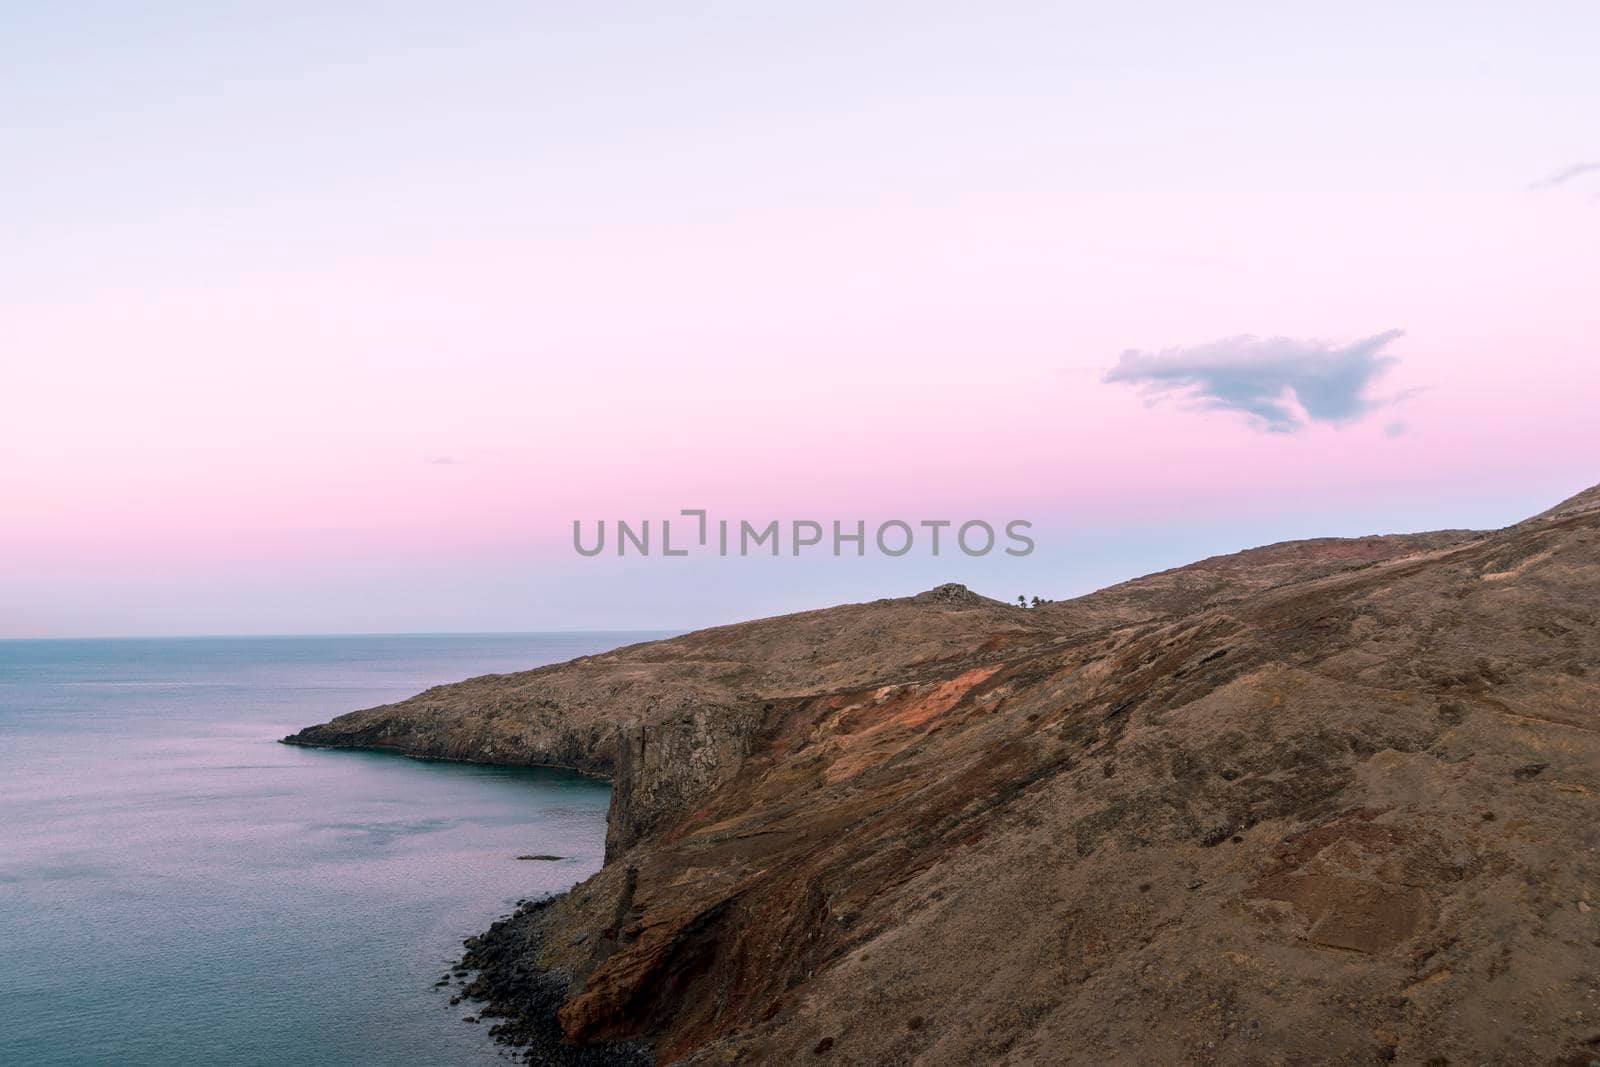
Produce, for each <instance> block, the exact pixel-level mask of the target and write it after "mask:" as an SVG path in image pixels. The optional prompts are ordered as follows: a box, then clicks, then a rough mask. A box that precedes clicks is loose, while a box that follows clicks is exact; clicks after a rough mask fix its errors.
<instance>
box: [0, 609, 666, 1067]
mask: <svg viewBox="0 0 1600 1067" xmlns="http://www.w3.org/2000/svg"><path fill="white" fill-rule="evenodd" d="M639 636H640V635H634V634H526V635H503V634H496V635H484V636H454V635H452V636H401V637H391V636H384V637H332V638H324V637H316V638H311V637H307V638H215V639H174V640H115V641H0V1063H4V1064H30V1065H34V1064H37V1065H44V1064H81V1063H119V1064H161V1065H168V1064H177V1063H218V1064H287V1063H296V1064H299V1063H305V1064H321V1063H374V1064H376V1063H382V1064H390V1065H395V1064H455V1063H461V1064H472V1063H494V1062H499V1063H503V1062H504V1060H502V1059H500V1058H499V1056H498V1053H497V1051H496V1050H495V1048H494V1046H493V1045H492V1044H491V1043H490V1041H489V1039H488V1036H487V1030H488V1027H487V1026H484V1025H472V1024H467V1023H464V1022H462V1021H461V1020H462V1017H463V1016H465V1015H466V1014H468V1013H469V1010H470V1009H469V1007H468V1006H467V1005H461V1006H457V1007H450V1006H449V1004H448V996H449V991H448V990H444V989H437V988H435V987H434V984H433V983H434V982H435V981H437V980H438V978H439V977H440V976H441V975H442V974H444V972H445V970H446V965H447V964H448V963H449V962H450V961H451V960H453V959H454V958H455V957H456V956H457V955H459V952H460V945H461V940H462V938H464V937H466V936H468V935H470V934H473V933H475V932H477V931H478V930H481V929H482V928H483V927H485V926H486V925H487V924H488V923H489V922H491V921H493V920H494V919H495V918H496V917H498V916H500V915H502V914H505V913H506V912H508V911H509V910H510V909H511V908H512V907H513V906H514V905H515V902H516V901H517V900H518V899H520V898H523V897H532V896H538V895H540V894H542V893H545V892H549V891H553V890H561V889H565V888H567V887H568V886H570V885H571V884H572V883H574V882H576V881H578V880H580V879H582V878H584V877H587V876H588V875H589V874H591V873H592V872H594V871H595V870H596V869H598V868H599V866H600V862H601V853H602V848H603V841H604V836H605V813H606V804H607V801H608V789H607V787H606V785H605V784H604V783H603V782H597V781H594V780H590V779H584V778H580V777H578V776H576V775H572V774H567V773H564V772H558V771H540V770H531V769H507V768H494V767H475V766H470V765H464V764H448V763H430V762H422V761H418V760H410V759H406V758H404V757H400V756H394V755H386V754H378V753H359V752H331V751H319V750H313V749H301V748H291V747H289V746H287V745H280V744H277V743H276V739H277V738H279V737H282V736H283V735H285V734H287V733H291V732H293V731H294V730H297V729H299V728H300V727H302V726H305V725H308V724H310V723H313V722H320V721H323V720H325V719H328V718H330V717H332V716H333V715H336V714H339V713H341V712H344V711H349V710H352V709H355V708H359V707H367V706H370V705H373V704H378V703H384V702H387V701H391V700H395V699H397V698H400V697H403V696H407V695H409V694H411V693H414V692H417V691H418V690H420V689H423V688H425V687H427V686H429V685H433V684H435V683H438V682H443V681H451V680H455V679H459V678H465V677H469V676H471V675H475V674H484V673H488V672H495V671H508V670H515V669H522V668H526V667H530V666H534V665H537V664H540V663H548V662H554V661H558V660H563V659H568V658H570V657H572V656H577V655H582V654H586V653H591V652H596V651H600V650H603V649H606V648H610V647H614V646H616V645H619V644H623V643H625V642H627V641H629V640H636V639H638V637H639ZM524 853H552V854H555V855H559V856H562V857H565V858H564V859H562V860H561V861H560V862H555V863H549V862H529V861H518V860H517V859H516V857H517V856H518V855H519V854H524Z"/></svg>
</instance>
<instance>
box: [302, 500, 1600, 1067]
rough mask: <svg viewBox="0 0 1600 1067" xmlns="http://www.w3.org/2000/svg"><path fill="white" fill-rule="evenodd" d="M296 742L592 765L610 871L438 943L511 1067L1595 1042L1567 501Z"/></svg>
mask: <svg viewBox="0 0 1600 1067" xmlns="http://www.w3.org/2000/svg"><path fill="white" fill-rule="evenodd" d="M290 740H292V741H295V742H297V743H309V744H325V745H359V746H380V747H390V748H396V749H400V750H403V751H407V752H411V753H414V754H419V755H430V756H445V757H450V758H463V759H479V760H492V761H501V762H541V763H557V764H562V765H569V766H574V767H579V768H582V769H587V770H591V771H596V772H601V773H607V774H610V775H612V776H613V778H614V780H615V783H616V784H615V790H614V794H613V801H612V816H611V830H610V837H609V839H608V862H607V865H606V867H605V869H603V870H602V871H601V872H600V873H598V874H597V875H595V876H594V877H593V878H591V879H589V880H588V881H586V882H585V883H583V884H581V885H579V886H578V887H576V888H575V889H574V890H573V891H572V892H570V893H568V894H566V895H565V896H563V897H561V898H558V899H557V900H555V901H553V902H550V903H548V904H544V905H541V906H539V907H535V908H529V909H525V910H524V911H523V912H520V913H519V914H518V915H517V916H516V917H515V918H513V919H512V920H509V921H507V922H504V923H501V924H497V925H496V927H495V929H494V930H493V931H491V933H490V934H488V935H485V937H484V938H481V939H477V940H476V941H475V943H474V945H473V946H472V951H471V952H470V953H469V961H470V962H471V963H473V965H474V966H477V967H479V968H481V969H482V974H481V976H480V977H479V978H478V979H477V982H476V983H475V986H474V992H476V993H477V994H479V995H482V996H485V997H488V998H489V1000H490V1005H489V1008H488V1012H489V1013H493V1014H498V1015H500V1016H502V1017H504V1020H505V1021H504V1022H503V1023H502V1031H501V1032H502V1034H503V1035H504V1036H506V1037H507V1038H508V1039H511V1040H519V1041H528V1042H531V1046H530V1047H531V1048H533V1049H534V1050H535V1054H536V1056H538V1057H541V1058H542V1059H543V1060H546V1061H548V1060H551V1059H552V1058H555V1059H560V1058H567V1059H570V1060H571V1062H581V1061H582V1060H583V1059H584V1056H585V1055H589V1056H591V1057H592V1059H593V1061H594V1062H603V1061H604V1059H605V1058H606V1057H610V1056H614V1057H618V1058H620V1059H626V1058H627V1057H628V1056H630V1055H631V1054H632V1053H631V1052H630V1051H629V1049H630V1046H627V1045H615V1044H610V1043H614V1042H626V1041H636V1042H640V1043H642V1045H643V1046H644V1047H647V1048H649V1049H650V1050H651V1051H652V1052H653V1054H654V1056H655V1058H656V1059H657V1061H658V1062H684V1063H694V1064H725V1063H727V1064H731V1063H772V1062H784V1061H799V1062H815V1063H819V1064H820V1063H839V1064H846V1063H848V1064H894V1063H904V1064H930V1065H931V1064H971V1063H1010V1064H1059V1063H1085V1064H1098V1063H1159V1062H1194V1063H1237V1064H1278V1063H1372V1062H1389V1061H1393V1062H1401V1063H1419V1064H1445V1063H1452V1064H1477V1063H1544V1064H1576V1065H1587V1064H1590V1063H1591V1062H1592V1061H1596V1060H1600V487H1597V489H1594V490H1589V491H1588V492H1587V493H1584V494H1581V495H1580V496H1579V497H1575V498H1573V500H1571V501H1568V502H1566V503H1564V504H1563V505H1560V506H1558V507H1556V508H1553V509H1551V510H1550V511H1549V512H1546V513H1544V514H1543V515H1540V516H1536V517H1535V518H1533V519H1530V520H1528V521H1526V522H1524V523H1520V524H1518V525H1517V526H1514V527H1511V528H1509V529H1507V530H1504V531H1499V532H1494V533H1487V534H1478V533H1471V532H1467V531H1449V532H1444V533H1439V534H1425V535H1417V536H1411V537H1383V538H1363V539H1356V540H1318V541H1306V542H1294V543H1289V544H1284V545H1275V546H1270V547H1268V548H1264V549H1256V550H1253V551H1251V552H1245V553H1239V554H1236V555H1233V556H1225V557H1217V558H1216V559H1212V560H1206V561H1203V562H1201V563H1198V564H1194V565H1192V566H1190V567H1186V568H1180V569H1178V570H1175V571H1168V572H1164V573H1163V574H1159V575H1152V576H1150V577H1148V578H1143V579H1138V580H1136V581H1134V582H1129V583H1124V584H1123V585H1121V586H1114V587H1112V588H1111V589H1108V590H1103V591H1101V592H1099V593H1095V594H1091V595H1090V596H1088V597H1083V598H1079V599H1078V600H1073V601H1065V602H1061V603H1056V604H1050V605H1046V606H1044V607H1041V608H1038V609H1033V610H1026V609H1020V608H1015V607H1010V606H1006V605H1002V604H999V603H996V602H994V601H989V600H986V599H983V598H981V597H977V596H974V595H973V594H971V593H968V592H966V591H965V590H963V589H960V587H941V588H940V589H938V590H933V591H930V592H929V593H926V594H922V595H921V596H919V597H914V598H908V599H903V600H893V601H879V602H876V603H872V604H862V605H851V606H846V607H841V608H834V609H829V610H827V611H819V612H809V613H805V614H802V615H797V616H789V617H785V618H780V619H767V620H761V621H758V622H754V623H747V624H742V625H739V626H731V627H722V628H719V629H715V630H707V631H702V632H700V633H696V634H691V635H687V636H685V637H681V638H676V639H673V640H671V641H664V642H654V643H651V644H646V645H637V646H633V647H631V648H627V649H620V650H618V651H616V652H613V653H608V654H606V655H603V656H594V657H587V658H585V659H581V660H577V661H574V662H572V663H570V664H562V665H559V666H555V667H549V668H543V669H541V670H537V671H530V672H526V673H524V674H517V675H507V676H497V677H488V678H481V679H474V680H472V681H469V682H464V683H460V684H459V685H454V686H443V687H439V688H437V689H434V690H430V691H429V692H427V693H424V694H421V695H420V696H418V697H414V698H412V699H411V700H408V701H404V702H402V703H400V704H396V705H391V706H388V707H383V708H375V709H370V710H368V711H363V712H356V713H353V714H351V715H347V716H343V717H341V718H339V719H336V720H334V721H333V722H331V723H328V724H326V725H324V726H320V727H312V728H309V729H308V730H306V731H302V733H301V734H299V735H296V737H295V738H292V739H290ZM557 1039H559V1040H561V1041H564V1042H565V1044H563V1045H557V1044H555V1041H556V1040H557ZM581 1049H587V1050H589V1052H588V1053H583V1052H580V1051H578V1050H581Z"/></svg>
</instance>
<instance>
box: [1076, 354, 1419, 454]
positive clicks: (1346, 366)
mask: <svg viewBox="0 0 1600 1067" xmlns="http://www.w3.org/2000/svg"><path fill="white" fill-rule="evenodd" d="M1404 334H1405V331H1404V330H1386V331H1384V332H1383V333H1379V334H1373V335H1372V336H1371V337H1365V338H1362V339H1361V340H1359V341H1356V342H1353V343H1352V344H1348V345H1345V346H1344V347H1342V348H1339V347H1334V346H1332V345H1330V344H1328V343H1326V342H1324V341H1313V340H1299V339H1296V338H1293V337H1253V336H1249V335H1244V336H1239V337H1228V338H1224V339H1222V340H1220V341H1212V342H1210V343H1209V344H1203V345H1195V346H1193V347H1191V348H1169V349H1166V350H1164V351H1161V352H1144V351H1139V350H1137V349H1129V350H1128V351H1126V352H1124V353H1122V357H1121V358H1120V359H1118V360H1117V365H1116V366H1115V367H1113V368H1111V370H1110V371H1109V372H1108V373H1107V374H1106V376H1105V380H1106V381H1107V382H1113V383H1118V384H1125V385H1133V386H1137V387H1140V388H1142V389H1143V390H1144V391H1145V392H1146V393H1147V394H1149V395H1151V396H1152V397H1155V398H1161V397H1168V396H1176V397H1178V398H1179V399H1180V400H1181V401H1183V402H1186V403H1188V404H1189V405H1191V406H1193V407H1198V408H1201V409H1203V410H1207V411H1233V412H1239V413H1242V414H1244V415H1246V416H1248V417H1249V419H1250V421H1251V423H1252V424H1253V425H1255V426H1256V427H1257V428H1258V429H1262V430H1267V431H1271V432H1273V433H1294V432H1295V431H1297V430H1301V429H1304V428H1305V427H1306V426H1308V425H1311V424H1312V423H1324V424H1327V425H1341V424H1344V423H1349V422H1354V421H1355V420H1357V419H1360V418H1361V417H1362V416H1364V415H1367V414H1369V413H1371V412H1372V411H1375V410H1377V409H1378V408H1380V407H1383V406H1385V405H1386V404H1388V403H1391V402H1393V398H1376V397H1374V396H1373V395H1372V393H1371V388H1372V384H1373V383H1374V382H1375V381H1376V380H1377V379H1378V378H1379V377H1380V376H1381V375H1382V374H1383V373H1384V372H1385V371H1387V370H1388V369H1389V368H1390V367H1392V366H1394V365H1395V364H1396V363H1398V362H1399V360H1398V359H1396V358H1395V357H1393V356H1387V355H1384V354H1383V350H1384V348H1385V347H1386V346H1388V345H1389V343H1390V342H1392V341H1394V340H1395V339H1396V338H1399V337H1402V336H1404Z"/></svg>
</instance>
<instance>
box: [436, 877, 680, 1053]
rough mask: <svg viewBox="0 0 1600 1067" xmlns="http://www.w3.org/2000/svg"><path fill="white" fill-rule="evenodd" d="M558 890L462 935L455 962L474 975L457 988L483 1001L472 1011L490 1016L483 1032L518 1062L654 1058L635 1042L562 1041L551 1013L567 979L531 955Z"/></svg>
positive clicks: (538, 947)
mask: <svg viewBox="0 0 1600 1067" xmlns="http://www.w3.org/2000/svg"><path fill="white" fill-rule="evenodd" d="M563 896H565V893H556V894H552V895H550V896H547V897H543V898H541V899H539V900H534V901H525V902H523V903H522V904H520V905H518V907H517V910H516V911H515V912H514V913H513V914H512V915H510V916H509V917H507V918H504V919H498V920H496V921H495V922H494V923H492V924H491V925H490V926H489V928H488V929H487V930H485V931H484V932H483V933H481V934H478V935H476V936H474V937H469V938H467V939H466V940H465V941H463V942H462V947H463V948H464V949H465V950H466V951H465V953H464V954H463V955H462V957H461V959H460V961H459V962H458V963H457V964H456V965H455V967H456V968H457V969H459V968H466V969H468V970H470V971H472V972H474V975H473V977H472V979H471V980H470V981H468V982H467V984H466V985H465V986H464V987H463V988H462V989H461V991H460V993H461V996H462V997H463V998H464V999H466V1000H470V1001H474V1002H476V1003H480V1004H483V1005H484V1007H483V1009H482V1010H481V1011H479V1012H478V1017H479V1018H480V1019H493V1020H495V1022H494V1025H493V1026H491V1027H490V1029H489V1036H491V1037H493V1038H494V1039H495V1040H496V1041H498V1042H500V1043H501V1044H503V1045H506V1046H509V1047H510V1048H513V1049H516V1050H517V1051H518V1052H519V1053H520V1054H521V1057H522V1059H523V1061H524V1062H526V1063H537V1064H549V1065H551V1067H651V1065H653V1064H654V1063H655V1059H654V1057H653V1056H652V1055H651V1053H650V1050H649V1047H648V1046H647V1045H645V1044H644V1043H642V1042H633V1041H628V1042H606V1041H595V1042H590V1043H587V1044H584V1045H573V1044H570V1043H568V1042H567V1040H566V1038H565V1035H564V1034H563V1033H562V1030H561V1022H560V1017H559V1013H560V1010H561V1006H562V1005H563V1004H564V1003H566V1000H567V997H568V996H569V995H570V992H571V986H572V980H571V978H570V977H569V976H566V975H563V974H562V973H561V972H559V971H554V970H551V969H549V968H544V967H540V966H539V965H538V962H537V961H538V959H539V956H540V953H541V951H542V949H543V948H544V945H545V941H546V937H547V931H546V929H545V918H546V915H547V914H548V912H547V910H546V909H548V908H549V907H550V906H551V905H552V904H554V903H555V902H556V901H558V900H560V899H561V898H562V897H563Z"/></svg>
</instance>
